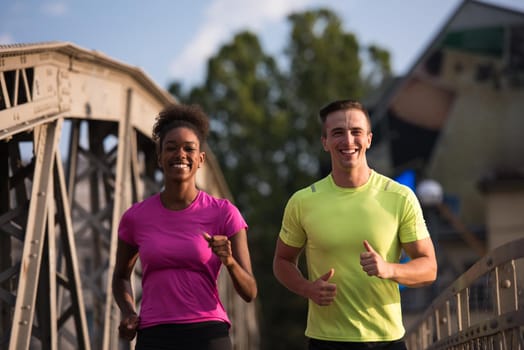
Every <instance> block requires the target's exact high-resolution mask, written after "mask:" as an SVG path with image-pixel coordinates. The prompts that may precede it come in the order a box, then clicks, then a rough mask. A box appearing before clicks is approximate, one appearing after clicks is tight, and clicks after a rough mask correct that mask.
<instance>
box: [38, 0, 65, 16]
mask: <svg viewBox="0 0 524 350" xmlns="http://www.w3.org/2000/svg"><path fill="white" fill-rule="evenodd" d="M42 12H43V13H44V14H46V15H49V16H53V17H61V16H64V15H65V14H67V12H68V7H67V4H66V3H64V2H60V1H55V2H46V3H44V4H42Z"/></svg>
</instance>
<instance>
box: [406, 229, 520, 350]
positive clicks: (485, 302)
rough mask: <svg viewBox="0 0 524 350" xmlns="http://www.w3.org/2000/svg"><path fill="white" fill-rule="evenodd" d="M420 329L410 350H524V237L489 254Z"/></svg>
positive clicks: (439, 301) (412, 332)
mask: <svg viewBox="0 0 524 350" xmlns="http://www.w3.org/2000/svg"><path fill="white" fill-rule="evenodd" d="M414 325H415V326H413V327H412V328H411V329H409V330H408V332H407V334H406V342H407V344H408V349H409V350H423V349H452V350H474V349H500V350H524V238H522V239H518V240H515V241H512V242H509V243H507V244H505V245H503V246H500V247H498V248H496V249H494V250H493V251H491V252H489V253H488V254H486V255H485V256H484V257H483V258H482V259H480V260H479V261H478V262H477V263H475V264H474V265H473V266H472V267H471V268H470V269H469V270H467V271H466V272H465V273H464V274H462V275H461V276H460V277H459V278H458V279H457V280H455V282H454V283H452V284H451V285H450V286H449V287H448V288H447V289H446V290H445V291H444V292H442V293H441V294H440V295H439V296H438V297H437V298H436V299H435V300H434V301H433V303H432V304H431V305H430V306H429V307H428V308H427V309H426V311H425V312H424V314H423V315H422V317H421V318H420V320H419V321H418V322H415V323H414Z"/></svg>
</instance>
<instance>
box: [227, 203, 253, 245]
mask: <svg viewBox="0 0 524 350" xmlns="http://www.w3.org/2000/svg"><path fill="white" fill-rule="evenodd" d="M247 228H248V225H247V222H246V220H245V219H244V217H243V216H242V214H241V213H240V210H238V208H237V207H236V206H235V205H234V204H233V203H231V202H230V201H229V200H224V221H223V224H222V234H223V235H225V236H227V237H231V236H233V235H234V234H235V233H237V232H238V231H240V230H242V229H246V230H247Z"/></svg>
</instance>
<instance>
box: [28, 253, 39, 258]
mask: <svg viewBox="0 0 524 350" xmlns="http://www.w3.org/2000/svg"><path fill="white" fill-rule="evenodd" d="M29 257H30V258H36V257H38V254H36V253H33V254H31V255H29Z"/></svg>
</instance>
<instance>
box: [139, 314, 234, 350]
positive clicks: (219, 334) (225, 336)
mask: <svg viewBox="0 0 524 350" xmlns="http://www.w3.org/2000/svg"><path fill="white" fill-rule="evenodd" d="M162 349H166V350H167V349H169V350H177V349H181V350H182V349H183V350H187V349H191V350H232V349H233V346H232V343H231V339H230V338H229V325H228V324H227V323H224V322H218V321H212V322H199V323H187V324H163V325H158V326H153V327H148V328H144V329H139V330H138V332H137V338H136V347H135V350H162Z"/></svg>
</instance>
